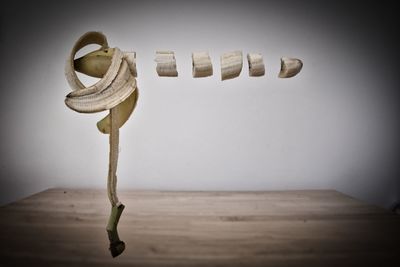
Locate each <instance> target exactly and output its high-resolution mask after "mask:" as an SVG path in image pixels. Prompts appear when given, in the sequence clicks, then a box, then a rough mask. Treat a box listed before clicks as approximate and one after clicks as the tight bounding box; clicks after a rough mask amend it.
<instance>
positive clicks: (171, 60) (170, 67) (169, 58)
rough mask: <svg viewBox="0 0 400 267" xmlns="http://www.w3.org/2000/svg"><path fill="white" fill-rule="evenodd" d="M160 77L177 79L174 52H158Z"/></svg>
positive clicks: (157, 68) (157, 59)
mask: <svg viewBox="0 0 400 267" xmlns="http://www.w3.org/2000/svg"><path fill="white" fill-rule="evenodd" d="M155 61H156V62H157V67H156V71H157V74H158V76H162V77H177V76H178V71H177V70H176V60H175V54H174V52H172V51H156V59H155Z"/></svg>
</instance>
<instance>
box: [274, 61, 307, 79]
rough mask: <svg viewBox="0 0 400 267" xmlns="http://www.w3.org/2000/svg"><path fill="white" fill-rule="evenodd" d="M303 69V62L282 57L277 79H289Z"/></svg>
mask: <svg viewBox="0 0 400 267" xmlns="http://www.w3.org/2000/svg"><path fill="white" fill-rule="evenodd" d="M302 68H303V62H302V61H301V60H300V59H297V58H289V57H282V58H281V71H280V72H279V75H278V77H279V78H290V77H293V76H296V75H297V74H298V73H299V72H300V71H301V69H302Z"/></svg>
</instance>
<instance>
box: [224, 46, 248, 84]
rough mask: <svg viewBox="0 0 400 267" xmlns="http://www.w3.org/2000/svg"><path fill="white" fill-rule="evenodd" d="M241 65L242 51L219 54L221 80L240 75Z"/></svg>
mask: <svg viewBox="0 0 400 267" xmlns="http://www.w3.org/2000/svg"><path fill="white" fill-rule="evenodd" d="M242 67H243V54H242V51H233V52H228V53H224V54H223V55H222V56H221V80H222V81H223V80H227V79H233V78H236V77H238V76H239V75H240V72H241V71H242Z"/></svg>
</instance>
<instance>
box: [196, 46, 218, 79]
mask: <svg viewBox="0 0 400 267" xmlns="http://www.w3.org/2000/svg"><path fill="white" fill-rule="evenodd" d="M192 66H193V69H192V73H193V78H199V77H208V76H211V75H212V74H213V68H212V64H211V58H210V56H209V55H208V52H193V53H192Z"/></svg>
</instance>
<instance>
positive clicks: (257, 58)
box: [247, 53, 265, 77]
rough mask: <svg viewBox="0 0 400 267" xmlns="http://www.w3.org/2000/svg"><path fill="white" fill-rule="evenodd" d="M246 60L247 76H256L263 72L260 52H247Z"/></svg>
mask: <svg viewBox="0 0 400 267" xmlns="http://www.w3.org/2000/svg"><path fill="white" fill-rule="evenodd" d="M247 60H248V62H249V76H252V77H257V76H263V75H264V74H265V66H264V61H263V56H262V55H261V54H258V53H248V54H247Z"/></svg>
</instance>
